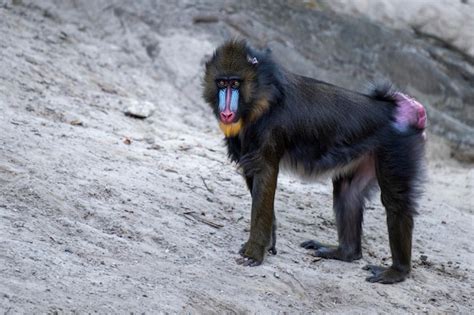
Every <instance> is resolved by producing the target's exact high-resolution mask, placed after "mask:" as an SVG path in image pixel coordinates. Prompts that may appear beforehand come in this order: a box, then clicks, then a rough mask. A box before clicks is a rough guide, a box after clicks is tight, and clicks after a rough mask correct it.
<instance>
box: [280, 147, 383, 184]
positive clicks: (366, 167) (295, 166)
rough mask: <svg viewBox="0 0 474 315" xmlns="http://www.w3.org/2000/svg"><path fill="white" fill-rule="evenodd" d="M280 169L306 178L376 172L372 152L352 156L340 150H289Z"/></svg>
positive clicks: (282, 160)
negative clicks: (321, 151)
mask: <svg viewBox="0 0 474 315" xmlns="http://www.w3.org/2000/svg"><path fill="white" fill-rule="evenodd" d="M303 151H304V150H303ZM280 169H281V170H282V171H283V172H285V173H291V174H294V175H296V176H298V177H300V178H302V179H305V180H315V179H317V178H319V177H332V178H334V177H340V176H346V175H351V174H353V173H354V172H356V171H364V172H367V173H368V175H370V176H372V175H373V174H374V173H375V171H374V158H373V156H372V154H370V153H365V154H364V155H359V156H356V155H354V156H351V155H350V154H347V153H341V152H339V154H338V152H330V153H329V152H326V153H325V154H311V153H310V152H294V151H288V152H286V153H285V154H284V155H283V158H282V159H281V161H280Z"/></svg>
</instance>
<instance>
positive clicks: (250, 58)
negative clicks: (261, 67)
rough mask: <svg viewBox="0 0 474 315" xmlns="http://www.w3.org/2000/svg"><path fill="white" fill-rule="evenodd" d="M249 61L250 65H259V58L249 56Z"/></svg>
mask: <svg viewBox="0 0 474 315" xmlns="http://www.w3.org/2000/svg"><path fill="white" fill-rule="evenodd" d="M247 61H248V63H250V64H252V65H257V64H258V59H257V57H252V56H250V55H247Z"/></svg>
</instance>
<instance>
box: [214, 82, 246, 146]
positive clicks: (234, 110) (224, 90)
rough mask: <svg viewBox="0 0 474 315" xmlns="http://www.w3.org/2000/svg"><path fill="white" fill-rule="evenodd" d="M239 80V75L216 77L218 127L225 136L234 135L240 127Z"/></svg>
mask: <svg viewBox="0 0 474 315" xmlns="http://www.w3.org/2000/svg"><path fill="white" fill-rule="evenodd" d="M241 82H242V81H241V79H240V77H219V78H216V86H217V90H218V100H217V104H218V105H217V107H218V112H219V117H218V119H219V127H220V128H221V130H222V132H224V135H225V136H226V137H233V136H236V135H237V134H238V133H239V131H240V128H242V119H241V118H240V117H239V116H240V113H239V93H240V91H239V89H240V84H241Z"/></svg>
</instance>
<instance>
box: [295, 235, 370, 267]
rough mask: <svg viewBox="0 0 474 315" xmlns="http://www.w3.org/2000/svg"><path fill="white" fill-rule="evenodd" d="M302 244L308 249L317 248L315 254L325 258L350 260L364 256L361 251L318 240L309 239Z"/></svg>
mask: <svg viewBox="0 0 474 315" xmlns="http://www.w3.org/2000/svg"><path fill="white" fill-rule="evenodd" d="M300 245H301V247H303V248H306V249H315V250H316V251H315V252H314V253H313V256H316V257H321V258H325V259H336V260H342V261H349V262H350V261H353V260H357V259H360V258H362V254H361V253H360V252H355V251H349V250H343V249H342V248H340V247H338V246H332V245H324V244H322V243H320V242H318V241H313V240H309V241H305V242H303V243H301V244H300Z"/></svg>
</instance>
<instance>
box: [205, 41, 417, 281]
mask: <svg viewBox="0 0 474 315" xmlns="http://www.w3.org/2000/svg"><path fill="white" fill-rule="evenodd" d="M203 86H204V92H203V97H204V99H205V101H206V102H207V103H208V104H209V105H210V106H211V107H212V109H213V111H214V114H215V116H216V117H217V120H218V121H219V127H220V129H221V130H222V132H223V133H224V135H225V140H226V144H227V149H228V155H229V158H230V159H231V160H232V161H234V162H236V163H237V164H238V166H239V167H240V169H241V170H242V174H243V177H244V178H245V181H246V183H247V186H248V189H249V190H250V194H251V196H252V211H251V224H250V236H249V239H248V241H247V242H246V243H245V244H244V245H243V246H242V248H241V249H240V252H239V253H240V255H241V256H242V258H241V259H238V262H239V263H240V264H243V265H245V266H257V265H260V264H261V263H262V261H263V259H264V256H265V254H266V252H267V251H268V252H270V253H273V254H276V248H275V242H276V237H275V230H276V228H275V226H276V222H275V212H274V207H273V205H274V198H275V190H276V187H277V178H278V172H279V169H280V166H281V167H284V168H288V169H290V170H294V171H296V173H298V174H300V175H303V176H305V177H311V178H313V177H315V176H318V175H321V174H323V173H328V172H330V174H332V182H333V200H334V206H333V207H334V212H335V217H336V225H337V233H338V241H339V243H338V245H327V244H322V243H320V242H318V241H315V240H309V241H306V242H303V243H302V244H301V246H302V247H304V248H306V249H313V250H315V252H314V255H315V256H318V257H322V258H327V259H338V260H343V261H352V260H355V259H360V258H361V257H362V249H361V235H362V216H363V212H364V202H365V200H366V199H367V198H369V196H370V193H371V191H373V190H374V188H375V187H377V186H378V187H380V191H381V200H382V204H383V205H384V207H385V209H386V214H387V226H388V234H389V240H390V250H391V253H392V265H391V266H390V267H383V266H374V265H368V266H366V267H364V269H365V270H369V271H370V272H371V276H369V277H368V278H367V280H368V281H370V282H380V283H395V282H400V281H403V280H404V279H405V278H406V277H407V276H408V274H409V273H410V268H411V267H410V266H411V265H410V262H411V247H412V231H413V217H414V215H415V214H416V206H417V199H418V197H419V195H420V189H419V188H420V184H421V182H422V173H423V172H422V170H423V156H424V144H425V136H424V129H425V126H426V112H425V109H424V107H423V106H422V105H421V104H420V103H418V102H417V101H415V100H414V99H411V98H409V97H408V96H406V95H404V94H402V93H400V92H397V91H393V90H392V89H391V87H390V85H380V86H376V87H375V88H374V89H373V91H372V92H371V93H369V94H362V93H358V92H353V91H349V90H346V89H343V88H340V87H337V86H334V85H332V84H329V83H326V82H322V81H318V80H316V79H312V78H308V77H304V76H300V75H297V74H294V73H291V72H289V71H287V70H286V69H284V68H282V67H280V66H279V65H277V64H276V63H275V62H274V61H273V59H272V56H271V54H270V52H269V51H263V52H262V51H257V50H255V49H253V48H251V47H249V46H248V45H247V44H246V42H245V41H237V40H233V41H228V42H226V43H224V44H223V45H222V46H220V47H219V48H217V50H216V51H215V52H214V55H213V56H212V57H211V58H210V60H209V61H207V63H206V67H205V75H204V82H203Z"/></svg>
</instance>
